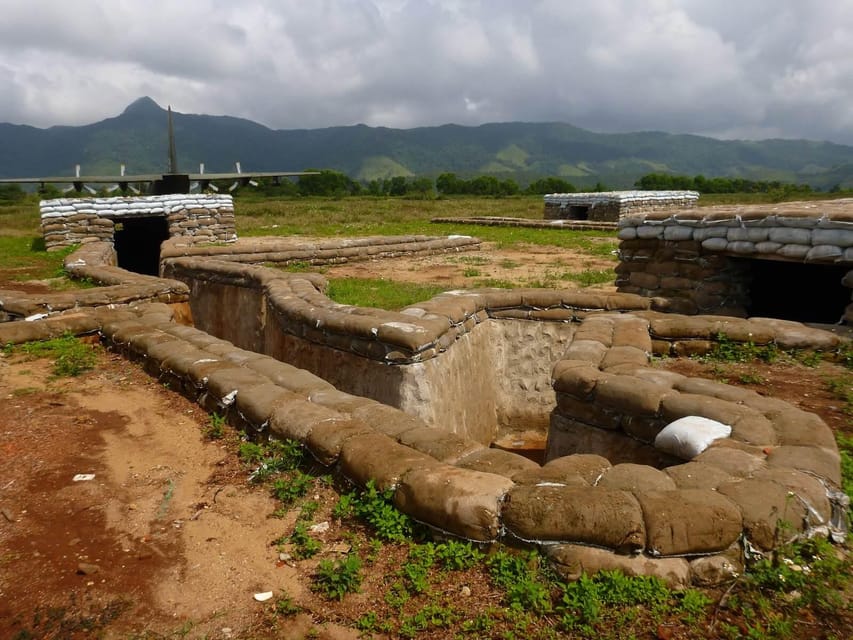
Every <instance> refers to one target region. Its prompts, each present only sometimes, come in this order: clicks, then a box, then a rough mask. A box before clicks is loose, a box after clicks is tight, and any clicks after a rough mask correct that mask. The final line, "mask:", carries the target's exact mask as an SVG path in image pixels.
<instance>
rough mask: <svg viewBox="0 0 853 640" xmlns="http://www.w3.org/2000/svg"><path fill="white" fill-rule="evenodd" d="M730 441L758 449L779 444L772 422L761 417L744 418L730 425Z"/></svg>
mask: <svg viewBox="0 0 853 640" xmlns="http://www.w3.org/2000/svg"><path fill="white" fill-rule="evenodd" d="M731 437H732V439H734V440H737V441H739V442H744V443H746V444H752V445H756V446H759V447H768V446H775V445H777V444H779V436H778V435H777V433H776V429H775V428H774V426H773V422H772V421H770V420H768V419H767V418H765V417H764V416H762V415H757V416H749V415H748V416H744V417H743V418H741V419H740V420H737V421H735V422H734V423H733V424H732V435H731Z"/></svg>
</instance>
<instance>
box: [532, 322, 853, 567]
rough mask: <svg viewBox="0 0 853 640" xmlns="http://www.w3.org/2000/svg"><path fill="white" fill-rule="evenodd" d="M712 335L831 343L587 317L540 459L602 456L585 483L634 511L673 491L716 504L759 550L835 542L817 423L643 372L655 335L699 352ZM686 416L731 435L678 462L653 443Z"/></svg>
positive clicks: (557, 383)
mask: <svg viewBox="0 0 853 640" xmlns="http://www.w3.org/2000/svg"><path fill="white" fill-rule="evenodd" d="M702 325H704V326H702ZM720 333H726V334H728V335H730V336H731V340H732V341H733V342H747V341H752V340H753V339H755V340H756V341H759V342H765V343H766V342H770V341H773V342H776V343H778V344H780V345H785V346H791V345H798V344H802V343H806V342H808V343H811V344H812V345H814V346H820V347H822V348H824V349H827V350H831V349H833V348H836V347H837V346H838V345H839V344H840V340H839V338H838V337H837V336H835V335H834V334H832V333H830V332H826V331H821V330H817V329H809V328H807V327H804V326H803V325H801V324H799V323H794V322H784V321H772V320H771V321H763V320H761V321H759V320H750V321H747V320H740V319H732V320H721V319H717V318H707V317H701V316H699V317H692V318H691V317H685V316H681V317H678V316H676V317H672V318H668V317H666V316H664V315H663V314H658V313H655V312H637V313H633V314H630V315H612V314H601V315H598V316H594V317H590V318H587V319H586V320H584V321H583V323H582V324H581V326H580V327H579V328H578V330H577V331H576V332H575V335H574V337H573V339H572V343H571V345H570V346H569V348H568V349H567V351H566V354H565V357H564V358H563V359H561V360H560V361H559V362H557V364H556V365H555V367H554V371H553V384H554V389H555V390H556V394H557V402H556V406H555V408H554V411H553V413H552V417H551V426H550V429H549V432H548V443H547V451H546V460H559V459H564V457H565V456H570V457H574V456H576V455H578V454H585V455H589V454H595V455H600V456H602V457H603V458H606V459H607V460H608V461H609V462H610V463H611V464H613V465H614V466H613V467H612V469H610V470H608V471H606V472H603V473H602V474H601V475H600V476H598V477H597V478H596V480H595V482H594V485H595V486H596V487H607V488H619V489H623V490H630V491H632V492H633V493H634V496H635V497H636V499H637V500H638V501H639V502H640V503H641V505H642V507H643V509H644V510H645V509H647V507H648V505H647V503H648V501H649V500H651V501H652V502H654V501H655V500H665V499H668V498H666V496H669V497H670V498H673V499H675V500H676V501H678V500H681V499H683V495H682V496H681V497H676V495H675V494H674V492H675V491H682V492H694V491H696V492H713V493H714V494H716V496H717V497H722V496H725V497H726V498H727V499H728V500H730V501H731V502H733V503H735V504H736V505H737V507H738V509H739V511H740V513H741V514H742V515H743V518H744V530H745V532H746V535H747V538H748V539H749V541H750V543H751V544H753V545H755V546H757V547H758V548H760V549H762V550H769V549H772V548H773V547H774V546H776V545H777V544H779V543H781V542H784V541H785V540H786V539H787V537H788V536H790V535H792V534H796V535H800V534H804V535H812V534H813V533H816V532H820V533H823V534H833V535H840V536H843V534H844V532H845V531H846V526H847V521H846V518H847V516H846V512H847V505H848V500H847V499H846V496H845V495H844V493H843V491H841V489H840V483H841V473H840V457H839V452H838V447H837V444H836V442H835V438H834V435H833V432H832V430H831V429H830V428H829V427H828V426H827V425H826V423H824V422H823V420H821V419H820V417H818V416H817V415H815V414H812V413H808V412H806V411H803V410H801V409H798V408H796V407H793V406H791V405H790V404H788V403H786V402H783V401H780V400H775V399H773V398H768V397H766V396H762V395H760V394H758V393H756V392H754V391H750V390H746V389H742V388H737V387H732V386H729V385H726V384H723V383H720V382H716V381H711V380H705V379H698V378H689V377H687V376H684V375H681V374H678V373H674V372H670V371H665V370H661V369H657V368H654V367H652V366H650V365H649V363H648V356H649V354H650V353H651V351H652V349H653V336H655V337H656V339H657V340H662V339H663V340H676V341H678V340H680V341H682V342H686V341H688V340H690V339H691V334H693V336H694V338H695V340H696V341H697V342H698V343H702V342H706V341H707V338H708V337H709V336H711V335H714V334H720ZM688 416H698V417H701V418H706V419H709V420H713V421H715V422H718V423H720V424H721V425H725V426H728V427H729V428H730V436H728V437H722V438H719V439H717V440H715V441H713V442H712V443H711V444H710V446H709V447H707V448H705V449H704V450H700V451H698V452H697V453H696V454H693V455H692V457H687V458H681V457H677V455H676V452H673V451H672V450H671V449H668V448H666V446H665V445H664V444H662V443H660V442H659V441H658V440H657V435H658V434H659V433H660V432H661V430H662V429H663V428H664V427H665V426H666V425H668V424H670V423H672V422H674V421H676V420H678V419H681V418H685V417H688ZM680 455H683V454H680ZM546 467H547V465H546ZM616 470H619V473H618V474H617V473H615V472H616ZM704 495H705V498H707V497H708V495H709V494H708V493H705V494H704ZM691 496H693V497H698V496H699V494H698V493H696V494H693V493H691ZM705 498H702V500H704V499H705ZM661 508H663V505H661ZM680 509H681V506H679V505H678V504H677V502H675V503H673V504H671V505H670V506H669V507H668V512H669V513H670V514H671V515H675V514H676V513H678V515H677V516H676V517H675V520H677V521H682V520H687V519H691V518H695V517H696V516H695V515H692V514H690V513H689V510H685V511H683V512H682V511H680ZM644 513H646V524H647V525H648V523H649V515H648V513H647V512H645V511H644ZM706 515H708V514H706ZM703 517H704V516H703ZM705 524H706V526H707V525H709V524H710V523H709V522H706V523H705ZM674 531H675V529H673V532H674ZM664 555H666V554H664Z"/></svg>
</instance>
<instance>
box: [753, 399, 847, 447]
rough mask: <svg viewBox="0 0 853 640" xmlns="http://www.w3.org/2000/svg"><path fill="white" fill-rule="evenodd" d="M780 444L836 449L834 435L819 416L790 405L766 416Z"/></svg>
mask: <svg viewBox="0 0 853 640" xmlns="http://www.w3.org/2000/svg"><path fill="white" fill-rule="evenodd" d="M767 417H768V418H770V420H771V421H772V422H773V428H774V429H775V430H776V433H777V435H778V436H779V443H780V444H781V445H782V446H807V447H808V446H812V447H822V448H824V449H828V450H830V451H837V450H838V445H837V444H836V442H835V436H834V435H833V433H832V430H831V429H830V428H829V427H828V426H827V424H826V423H825V422H824V421H823V420H822V419H821V418H820V416H818V415H816V414H814V413H809V412H808V411H802V410H801V409H797V408H795V407H791V408H790V409H788V410H787V411H779V412H775V413H771V414H769V415H768V416H767Z"/></svg>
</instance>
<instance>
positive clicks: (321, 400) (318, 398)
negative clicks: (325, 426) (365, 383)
mask: <svg viewBox="0 0 853 640" xmlns="http://www.w3.org/2000/svg"><path fill="white" fill-rule="evenodd" d="M308 399H309V400H311V402H313V403H315V404H321V405H323V406H324V407H328V408H329V409H334V410H335V411H339V412H341V413H353V412H354V411H355V410H356V409H358V408H359V407H363V406H365V405H369V404H373V403H374V402H375V401H374V400H371V399H370V398H362V397H361V396H353V395H350V394H349V393H344V392H343V391H338V390H337V389H335V388H334V387H332V388H331V389H326V388H323V389H320V390H318V391H312V392H311V394H310V395H309V396H308Z"/></svg>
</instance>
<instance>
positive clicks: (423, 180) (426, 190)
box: [408, 176, 435, 199]
mask: <svg viewBox="0 0 853 640" xmlns="http://www.w3.org/2000/svg"><path fill="white" fill-rule="evenodd" d="M408 195H410V196H415V197H418V198H423V199H427V198H434V197H435V187H434V185H433V182H432V179H431V178H427V177H425V176H422V177H420V178H415V179H413V180H412V181H411V182H410V183H409V185H408Z"/></svg>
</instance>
